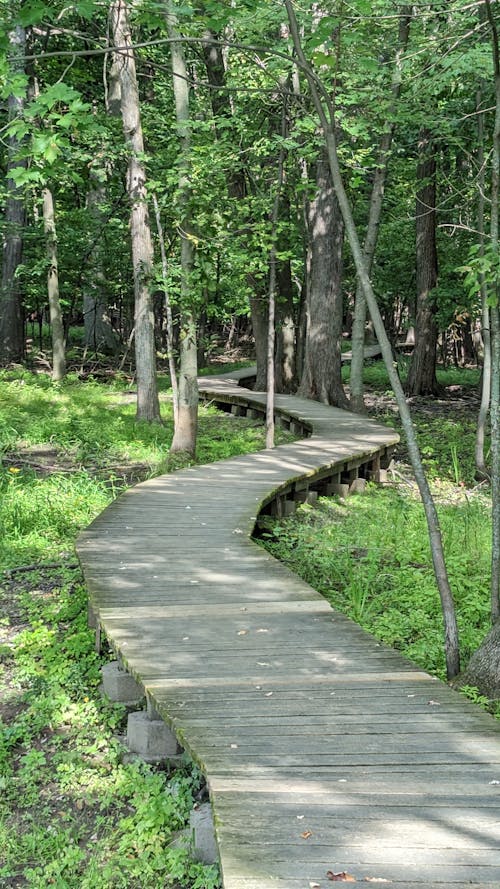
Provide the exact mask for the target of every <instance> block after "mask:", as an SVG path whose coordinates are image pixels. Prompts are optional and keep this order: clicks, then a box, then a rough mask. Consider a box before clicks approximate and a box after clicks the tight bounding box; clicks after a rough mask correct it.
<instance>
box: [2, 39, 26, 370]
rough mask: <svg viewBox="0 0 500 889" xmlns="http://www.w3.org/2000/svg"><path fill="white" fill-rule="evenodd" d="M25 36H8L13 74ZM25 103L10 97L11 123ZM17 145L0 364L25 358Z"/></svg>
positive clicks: (13, 146) (9, 199) (8, 185)
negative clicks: (16, 173) (20, 277)
mask: <svg viewBox="0 0 500 889" xmlns="http://www.w3.org/2000/svg"><path fill="white" fill-rule="evenodd" d="M25 46H26V35H25V31H24V28H21V27H20V26H19V25H18V26H16V28H15V29H14V30H13V31H11V33H10V34H9V49H10V53H11V61H10V65H11V70H12V73H13V74H15V73H19V72H22V71H23V70H24V67H23V66H24V61H23V56H24V53H25ZM23 107H24V100H23V99H22V98H20V97H17V96H13V95H12V96H9V100H8V117H9V120H14V119H15V118H16V117H19V116H20V115H21V114H22V112H23ZM18 150H19V142H18V140H17V138H16V137H15V136H10V137H9V138H8V160H7V175H6V181H5V189H6V196H5V234H4V242H3V255H2V281H1V285H0V287H1V289H0V364H8V363H9V362H11V361H21V360H22V359H23V357H24V325H23V312H22V293H21V286H20V281H19V278H18V277H17V274H16V273H17V269H18V268H19V266H20V265H21V261H22V253H23V232H24V226H25V222H26V219H25V215H26V214H25V206H24V196H23V192H22V189H20V188H17V187H16V184H15V182H14V180H13V178H12V175H11V174H12V171H13V170H14V169H16V168H17V167H20V166H25V165H26V163H25V161H22V160H19V159H18V157H17V154H18Z"/></svg>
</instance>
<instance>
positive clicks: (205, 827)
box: [189, 803, 219, 864]
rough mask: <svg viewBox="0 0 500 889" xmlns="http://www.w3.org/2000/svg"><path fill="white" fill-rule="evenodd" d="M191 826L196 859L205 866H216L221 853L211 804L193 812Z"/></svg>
mask: <svg viewBox="0 0 500 889" xmlns="http://www.w3.org/2000/svg"><path fill="white" fill-rule="evenodd" d="M189 826H190V828H191V835H192V838H193V854H194V857H195V858H196V859H197V861H201V862H202V863H203V864H216V863H217V862H218V861H219V852H218V849H217V843H216V841H215V827H214V819H213V815H212V807H211V805H210V803H203V804H202V805H201V806H198V807H197V808H196V809H193V810H192V812H191V815H190V818H189Z"/></svg>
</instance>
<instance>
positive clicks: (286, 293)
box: [275, 260, 296, 393]
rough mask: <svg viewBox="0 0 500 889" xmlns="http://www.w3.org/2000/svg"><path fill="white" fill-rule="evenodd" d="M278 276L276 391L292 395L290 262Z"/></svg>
mask: <svg viewBox="0 0 500 889" xmlns="http://www.w3.org/2000/svg"><path fill="white" fill-rule="evenodd" d="M277 276H278V303H277V307H276V311H277V318H278V323H277V328H276V374H275V376H276V391H277V392H288V393H290V392H294V391H295V386H296V376H295V317H294V307H293V283H292V269H291V265H290V262H289V260H286V261H285V262H281V263H280V265H279V267H278V270H277Z"/></svg>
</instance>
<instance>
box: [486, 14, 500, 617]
mask: <svg viewBox="0 0 500 889" xmlns="http://www.w3.org/2000/svg"><path fill="white" fill-rule="evenodd" d="M485 5H486V14H487V16H488V22H489V25H490V29H491V44H492V52H493V71H494V82H495V128H494V132H493V151H492V158H491V230H490V239H491V248H492V252H493V255H494V257H495V260H496V263H498V254H499V230H498V214H499V210H500V53H499V47H498V30H497V25H496V20H495V17H494V15H493V12H492V10H491V5H490V2H489V0H485ZM499 298H500V287H499V284H498V278H497V282H496V292H495V302H494V305H492V306H491V307H490V321H491V406H490V418H491V502H492V510H491V512H492V516H491V520H492V541H491V619H492V621H493V622H494V623H495V622H496V621H498V620H500V314H499V307H498V301H499Z"/></svg>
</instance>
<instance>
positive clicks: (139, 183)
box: [111, 0, 161, 422]
mask: <svg viewBox="0 0 500 889" xmlns="http://www.w3.org/2000/svg"><path fill="white" fill-rule="evenodd" d="M111 21H112V34H113V39H114V43H115V46H126V47H127V49H126V50H122V51H121V52H120V53H116V54H115V60H116V64H117V65H118V68H119V78H120V91H121V114H122V122H123V132H124V135H125V141H126V144H127V148H128V151H129V160H128V171H127V191H128V197H129V202H130V208H131V209H130V235H131V240H132V265H133V269H134V297H135V311H134V320H135V363H136V373H137V414H136V416H137V419H138V420H148V421H150V422H151V421H152V422H161V418H160V402H159V399H158V387H157V380H156V348H155V336H154V314H153V299H152V294H151V276H152V272H153V242H152V240H151V230H150V225H149V215H148V207H147V192H146V171H145V167H144V161H143V155H144V139H143V136H142V126H141V113H140V106H139V93H138V89H137V76H136V70H135V58H134V51H133V49H132V48H131V47H132V39H131V34H130V27H129V23H128V8H127V4H126V2H124V0H118V2H115V3H113V4H112V6H111Z"/></svg>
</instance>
